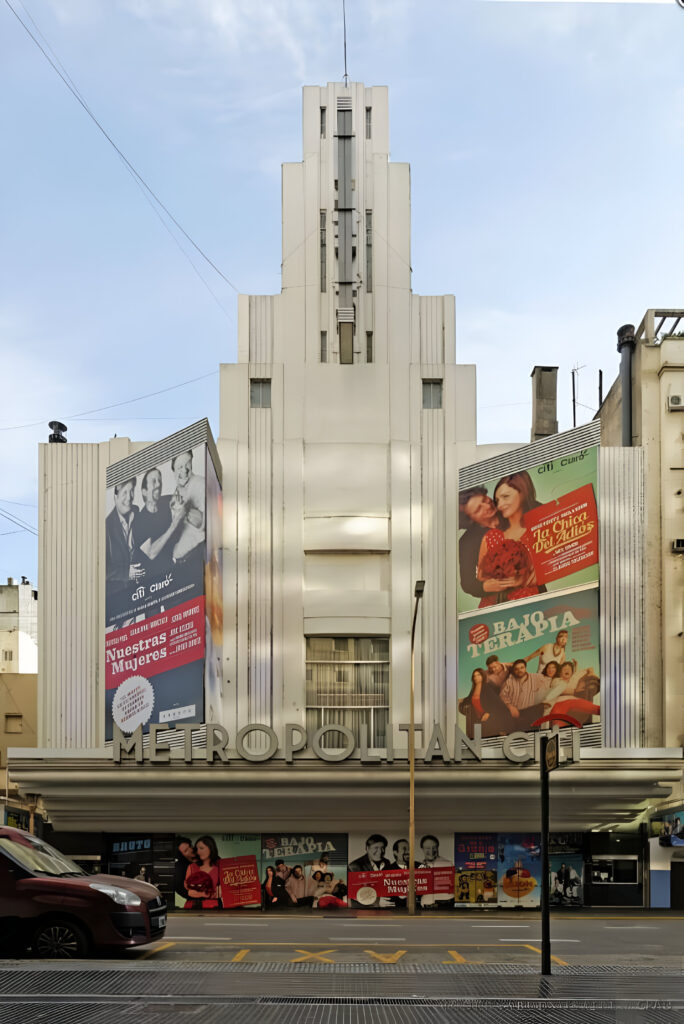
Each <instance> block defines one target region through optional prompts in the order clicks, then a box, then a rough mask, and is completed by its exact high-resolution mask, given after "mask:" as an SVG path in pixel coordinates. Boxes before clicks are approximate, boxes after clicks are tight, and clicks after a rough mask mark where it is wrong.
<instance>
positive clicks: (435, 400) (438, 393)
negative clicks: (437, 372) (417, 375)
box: [423, 380, 442, 409]
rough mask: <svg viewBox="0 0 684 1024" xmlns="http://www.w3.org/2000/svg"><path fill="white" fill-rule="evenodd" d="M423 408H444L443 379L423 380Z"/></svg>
mask: <svg viewBox="0 0 684 1024" xmlns="http://www.w3.org/2000/svg"><path fill="white" fill-rule="evenodd" d="M423 408H424V409H441V408H442V382H441V380H424V381H423Z"/></svg>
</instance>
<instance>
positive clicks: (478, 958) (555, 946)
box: [126, 911, 684, 970]
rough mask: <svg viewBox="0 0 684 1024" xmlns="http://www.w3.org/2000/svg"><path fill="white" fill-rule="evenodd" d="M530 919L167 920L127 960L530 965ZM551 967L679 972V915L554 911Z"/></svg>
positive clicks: (534, 933)
mask: <svg viewBox="0 0 684 1024" xmlns="http://www.w3.org/2000/svg"><path fill="white" fill-rule="evenodd" d="M540 942H541V923H540V917H539V914H536V913H529V912H520V914H519V915H518V914H511V913H504V914H502V913H496V912H487V913H485V914H482V913H472V914H467V913H466V914H463V913H459V914H457V915H454V914H449V915H447V914H434V915H430V916H429V917H428V916H427V915H424V916H422V917H416V918H413V919H412V918H409V917H407V916H402V917H398V916H394V917H389V916H384V915H382V916H381V915H377V916H363V917H351V916H347V915H346V914H345V915H344V916H336V915H333V914H330V915H325V914H321V915H315V914H310V913H308V914H306V915H302V916H298V915H294V914H290V915H282V916H280V915H269V916H266V915H260V914H256V915H249V916H248V915H244V916H243V915H231V916H230V917H228V916H218V915H211V914H204V915H200V914H192V915H180V914H175V915H171V916H170V917H169V923H168V927H167V930H166V935H165V937H164V939H162V940H160V941H159V942H157V943H154V944H153V945H151V946H147V947H145V948H144V949H140V950H136V951H128V952H127V954H126V955H127V956H129V957H133V958H135V959H143V958H144V959H154V960H155V961H163V960H169V959H173V960H197V961H213V962H216V961H220V962H225V963H229V962H232V963H240V962H262V963H263V962H270V963H273V962H278V963H311V964H316V963H388V964H389V963H399V962H400V961H401V962H402V963H423V964H427V963H440V964H443V963H471V964H472V963H477V964H515V965H518V964H528V965H530V964H534V963H536V962H538V959H539V953H540ZM551 953H552V957H553V960H554V962H555V963H557V964H560V965H563V964H570V965H572V964H577V965H598V964H605V965H610V966H614V967H619V966H623V967H624V966H632V967H637V966H651V967H652V966H656V965H657V966H661V967H669V968H673V969H675V970H682V969H684V915H681V914H676V913H671V914H653V913H649V912H639V911H634V912H632V913H630V914H626V913H622V912H615V913H611V912H610V911H605V912H600V911H593V912H588V911H587V912H584V913H581V914H576V915H573V916H567V915H561V914H556V915H553V916H552V919H551Z"/></svg>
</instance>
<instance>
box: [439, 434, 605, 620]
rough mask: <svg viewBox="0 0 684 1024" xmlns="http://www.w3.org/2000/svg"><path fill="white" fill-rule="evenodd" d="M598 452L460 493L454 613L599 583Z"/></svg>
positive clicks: (588, 450)
mask: <svg viewBox="0 0 684 1024" xmlns="http://www.w3.org/2000/svg"><path fill="white" fill-rule="evenodd" d="M597 464H598V448H597V447H590V448H584V449H583V450H581V451H577V452H572V453H568V454H566V455H563V456H561V457H559V458H556V459H550V460H549V461H547V462H543V463H539V464H536V465H532V466H529V468H527V469H523V470H519V471H517V472H515V473H509V474H507V475H502V476H499V477H497V478H494V479H482V480H481V481H478V483H477V484H476V485H474V486H473V485H471V486H469V487H467V488H466V487H462V488H461V490H460V492H459V529H460V536H459V542H458V552H459V590H458V611H459V614H461V613H463V612H466V611H472V610H473V609H475V608H488V607H491V606H492V605H497V604H501V603H505V604H508V603H510V602H517V601H520V600H524V599H526V598H529V597H534V596H536V595H538V594H542V593H547V592H550V591H554V590H561V589H566V588H568V587H578V586H584V585H586V584H589V583H597V582H598V560H599V550H598V512H597V505H596V482H597Z"/></svg>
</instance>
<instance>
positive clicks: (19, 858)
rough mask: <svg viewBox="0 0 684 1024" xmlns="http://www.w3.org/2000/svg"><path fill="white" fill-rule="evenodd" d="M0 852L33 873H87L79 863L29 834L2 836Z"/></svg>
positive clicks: (53, 875)
mask: <svg viewBox="0 0 684 1024" xmlns="http://www.w3.org/2000/svg"><path fill="white" fill-rule="evenodd" d="M0 852H2V853H5V854H7V856H8V857H10V859H11V860H13V861H14V862H15V863H17V864H19V865H21V867H23V868H26V869H27V870H28V871H30V872H31V874H35V875H50V876H52V877H58V878H59V877H64V876H67V875H74V876H76V875H79V876H80V875H84V874H85V872H84V871H82V870H81V869H80V868H79V867H78V865H77V864H74V862H73V861H71V860H69V858H68V857H65V856H64V854H63V853H60V852H59V850H55V848H54V847H53V846H50V845H49V844H48V843H44V842H43V841H42V840H41V839H35V838H33V837H31V838H29V837H28V836H22V837H21V839H18V838H17V839H15V838H13V837H11V836H0Z"/></svg>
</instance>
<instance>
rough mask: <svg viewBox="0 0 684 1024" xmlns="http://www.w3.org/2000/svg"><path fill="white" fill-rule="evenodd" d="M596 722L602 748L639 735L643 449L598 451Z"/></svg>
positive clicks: (630, 743) (631, 742)
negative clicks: (598, 662) (598, 687)
mask: <svg viewBox="0 0 684 1024" xmlns="http://www.w3.org/2000/svg"><path fill="white" fill-rule="evenodd" d="M599 520H600V534H599V536H600V544H601V547H600V557H601V574H600V582H601V591H600V602H601V662H602V664H601V694H602V696H601V720H602V723H603V743H604V745H605V746H607V747H632V748H634V747H639V746H641V745H642V742H643V731H644V685H645V684H647V682H648V681H647V680H646V679H645V666H644V664H643V642H642V641H643V596H644V595H643V524H644V485H643V449H642V448H600V449H599Z"/></svg>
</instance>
